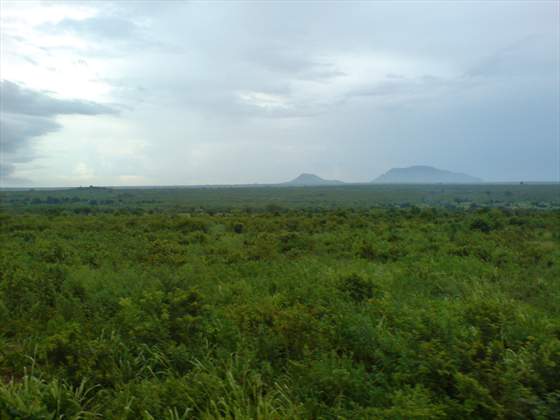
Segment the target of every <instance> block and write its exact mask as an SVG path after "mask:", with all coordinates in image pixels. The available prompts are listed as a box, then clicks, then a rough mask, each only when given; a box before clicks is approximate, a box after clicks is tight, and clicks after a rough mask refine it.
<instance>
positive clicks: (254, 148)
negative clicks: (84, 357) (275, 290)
mask: <svg viewBox="0 0 560 420" xmlns="http://www.w3.org/2000/svg"><path fill="white" fill-rule="evenodd" d="M0 4H1V8H0V16H1V26H0V28H1V36H2V39H1V48H0V54H1V57H0V58H1V60H0V62H1V64H0V77H1V79H2V82H1V133H0V134H1V135H0V138H1V149H0V176H1V185H2V186H20V185H25V186H74V185H90V184H94V185H170V184H173V185H178V184H191V185H192V184H213V183H219V184H224V183H228V184H230V183H231V184H233V183H252V182H280V181H285V180H288V179H290V178H294V177H295V176H297V175H298V174H299V173H301V172H311V173H316V174H317V175H319V176H322V177H324V178H329V179H333V178H337V179H342V180H345V181H358V182H361V181H370V180H372V179H373V178H375V177H377V176H378V175H380V174H381V173H383V172H385V171H387V170H388V169H390V168H391V167H403V166H409V165H417V164H421V165H431V166H435V167H438V168H442V169H449V170H453V171H458V172H464V173H468V174H470V175H474V176H478V177H481V178H483V179H484V180H487V181H518V180H525V181H530V180H533V181H545V180H548V181H559V180H560V2H558V1H527V2H524V1H519V0H517V1H493V2H483V1H480V2H467V1H461V2H445V1H433V2H421V1H416V0H415V1H410V2H404V1H403V2H383V1H365V2H319V1H313V2H307V3H305V2H295V1H293V2H292V1H291V2H271V1H267V2H248V1H247V2H233V1H228V2H206V3H202V2H181V1H167V2H165V1H158V2H155V1H154V2H148V1H144V2H138V3H135V2H133V1H122V2H118V1H115V2H105V1H95V2H94V1H66V2H54V1H43V2H32V1H20V2H10V1H4V0H0Z"/></svg>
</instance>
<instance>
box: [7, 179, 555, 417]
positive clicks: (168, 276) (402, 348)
mask: <svg viewBox="0 0 560 420" xmlns="http://www.w3.org/2000/svg"><path fill="white" fill-rule="evenodd" d="M345 188H348V190H345ZM356 189H357V191H356ZM403 190H405V192H406V191H408V192H407V193H406V194H405V196H406V197H407V198H408V200H407V201H406V202H401V201H399V200H401V199H402V198H401V195H402V193H403ZM409 190H412V191H413V192H414V193H411V192H410V191H409ZM557 192H558V187H557V186H555V185H548V186H546V185H544V186H543V185H540V186H530V185H507V186H503V185H502V186H433V185H430V186H408V187H406V186H394V187H390V186H383V187H375V186H371V187H364V186H361V187H354V189H353V187H301V188H254V189H251V188H248V189H244V188H241V189H237V188H230V189H135V190H120V189H110V188H96V187H91V188H80V189H67V190H59V191H16V192H14V191H12V192H10V191H8V192H6V191H4V192H2V193H1V198H2V213H1V216H0V217H1V232H0V235H1V239H0V241H1V243H2V247H1V248H0V258H1V259H0V326H1V328H0V377H1V379H2V380H1V384H0V417H2V418H17V419H38V418H84V419H87V418H118V419H133V418H146V419H151V418H153V419H183V418H184V419H187V418H201V419H211V418H212V419H213V418H223V419H249V418H258V419H284V418H390V419H408V418H467V417H470V418H538V419H548V418H550V419H552V418H557V417H558V416H559V415H560V389H559V387H558V383H559V382H558V378H559V373H560V305H559V302H560V283H559V282H560V217H559V216H560V213H559V211H560V209H559V203H558V195H557ZM279 197H280V198H279ZM302 197H305V199H303V198H302ZM414 197H417V199H414ZM437 197H439V199H437ZM434 200H435V201H434ZM410 201H413V202H412V203H410ZM426 201H429V202H430V203H432V204H430V205H427V204H426ZM203 202H206V203H211V204H208V206H204V205H203ZM380 202H382V203H383V204H379V203H380ZM376 203H377V204H376ZM492 203H498V204H497V205H495V206H492Z"/></svg>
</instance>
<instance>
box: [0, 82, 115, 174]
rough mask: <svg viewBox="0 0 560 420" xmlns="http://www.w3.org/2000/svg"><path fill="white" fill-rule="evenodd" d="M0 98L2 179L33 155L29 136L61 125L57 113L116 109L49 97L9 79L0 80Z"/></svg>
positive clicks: (106, 111) (89, 112) (99, 112)
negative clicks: (56, 118)
mask: <svg viewBox="0 0 560 420" xmlns="http://www.w3.org/2000/svg"><path fill="white" fill-rule="evenodd" d="M0 98H1V101H0V163H1V166H2V168H1V174H2V179H3V180H5V179H6V178H8V177H9V176H10V174H12V173H13V172H14V171H15V169H16V165H15V164H17V163H25V162H29V161H31V160H33V159H34V158H35V157H36V156H35V152H34V150H33V147H32V146H33V144H32V141H33V139H35V138H38V137H41V136H43V135H45V134H48V133H52V132H56V131H58V130H60V129H61V128H62V126H61V125H60V124H59V123H58V122H57V121H56V120H55V117H56V116H57V115H68V114H79V115H101V114H116V113H117V112H118V111H117V110H116V109H114V108H112V107H109V106H106V105H102V104H98V103H95V102H90V101H80V100H64V99H57V98H53V97H52V96H50V95H49V94H48V93H46V92H43V91H37V90H33V89H29V88H27V87H23V86H20V85H19V84H17V83H14V82H12V81H9V80H3V81H1V82H0ZM11 181H12V179H10V182H11Z"/></svg>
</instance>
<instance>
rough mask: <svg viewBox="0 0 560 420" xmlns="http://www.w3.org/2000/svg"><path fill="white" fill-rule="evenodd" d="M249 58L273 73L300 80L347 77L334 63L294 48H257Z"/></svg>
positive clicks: (249, 54) (251, 52) (250, 53)
mask: <svg viewBox="0 0 560 420" xmlns="http://www.w3.org/2000/svg"><path fill="white" fill-rule="evenodd" d="M248 58H249V60H251V61H252V62H254V63H255V64H257V65H259V66H262V67H263V68H265V69H267V70H269V71H271V72H274V73H281V74H285V75H291V76H293V77H295V78H298V79H304V80H305V79H310V80H326V79H330V78H333V77H339V76H344V75H345V74H344V72H341V71H339V70H338V69H337V68H336V66H335V65H334V64H333V63H329V62H325V61H320V60H318V59H314V58H312V57H310V56H309V54H306V53H305V51H298V50H297V48H295V47H294V46H286V47H270V46H268V47H261V48H256V49H254V50H252V51H250V52H249V53H248Z"/></svg>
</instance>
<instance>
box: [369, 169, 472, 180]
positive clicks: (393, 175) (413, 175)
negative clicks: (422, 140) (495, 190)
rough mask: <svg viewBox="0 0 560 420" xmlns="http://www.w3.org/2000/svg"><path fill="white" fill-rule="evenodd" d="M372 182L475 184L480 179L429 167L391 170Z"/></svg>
mask: <svg viewBox="0 0 560 420" xmlns="http://www.w3.org/2000/svg"><path fill="white" fill-rule="evenodd" d="M372 182H375V183H386V184H476V183H480V182H482V179H480V178H476V177H474V176H470V175H465V174H461V173H456V172H451V171H445V170H442V169H436V168H433V167H431V166H409V167H408V168H393V169H391V170H389V171H388V172H386V173H384V174H383V175H381V176H379V177H377V178H376V179H374V180H373V181H372Z"/></svg>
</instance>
